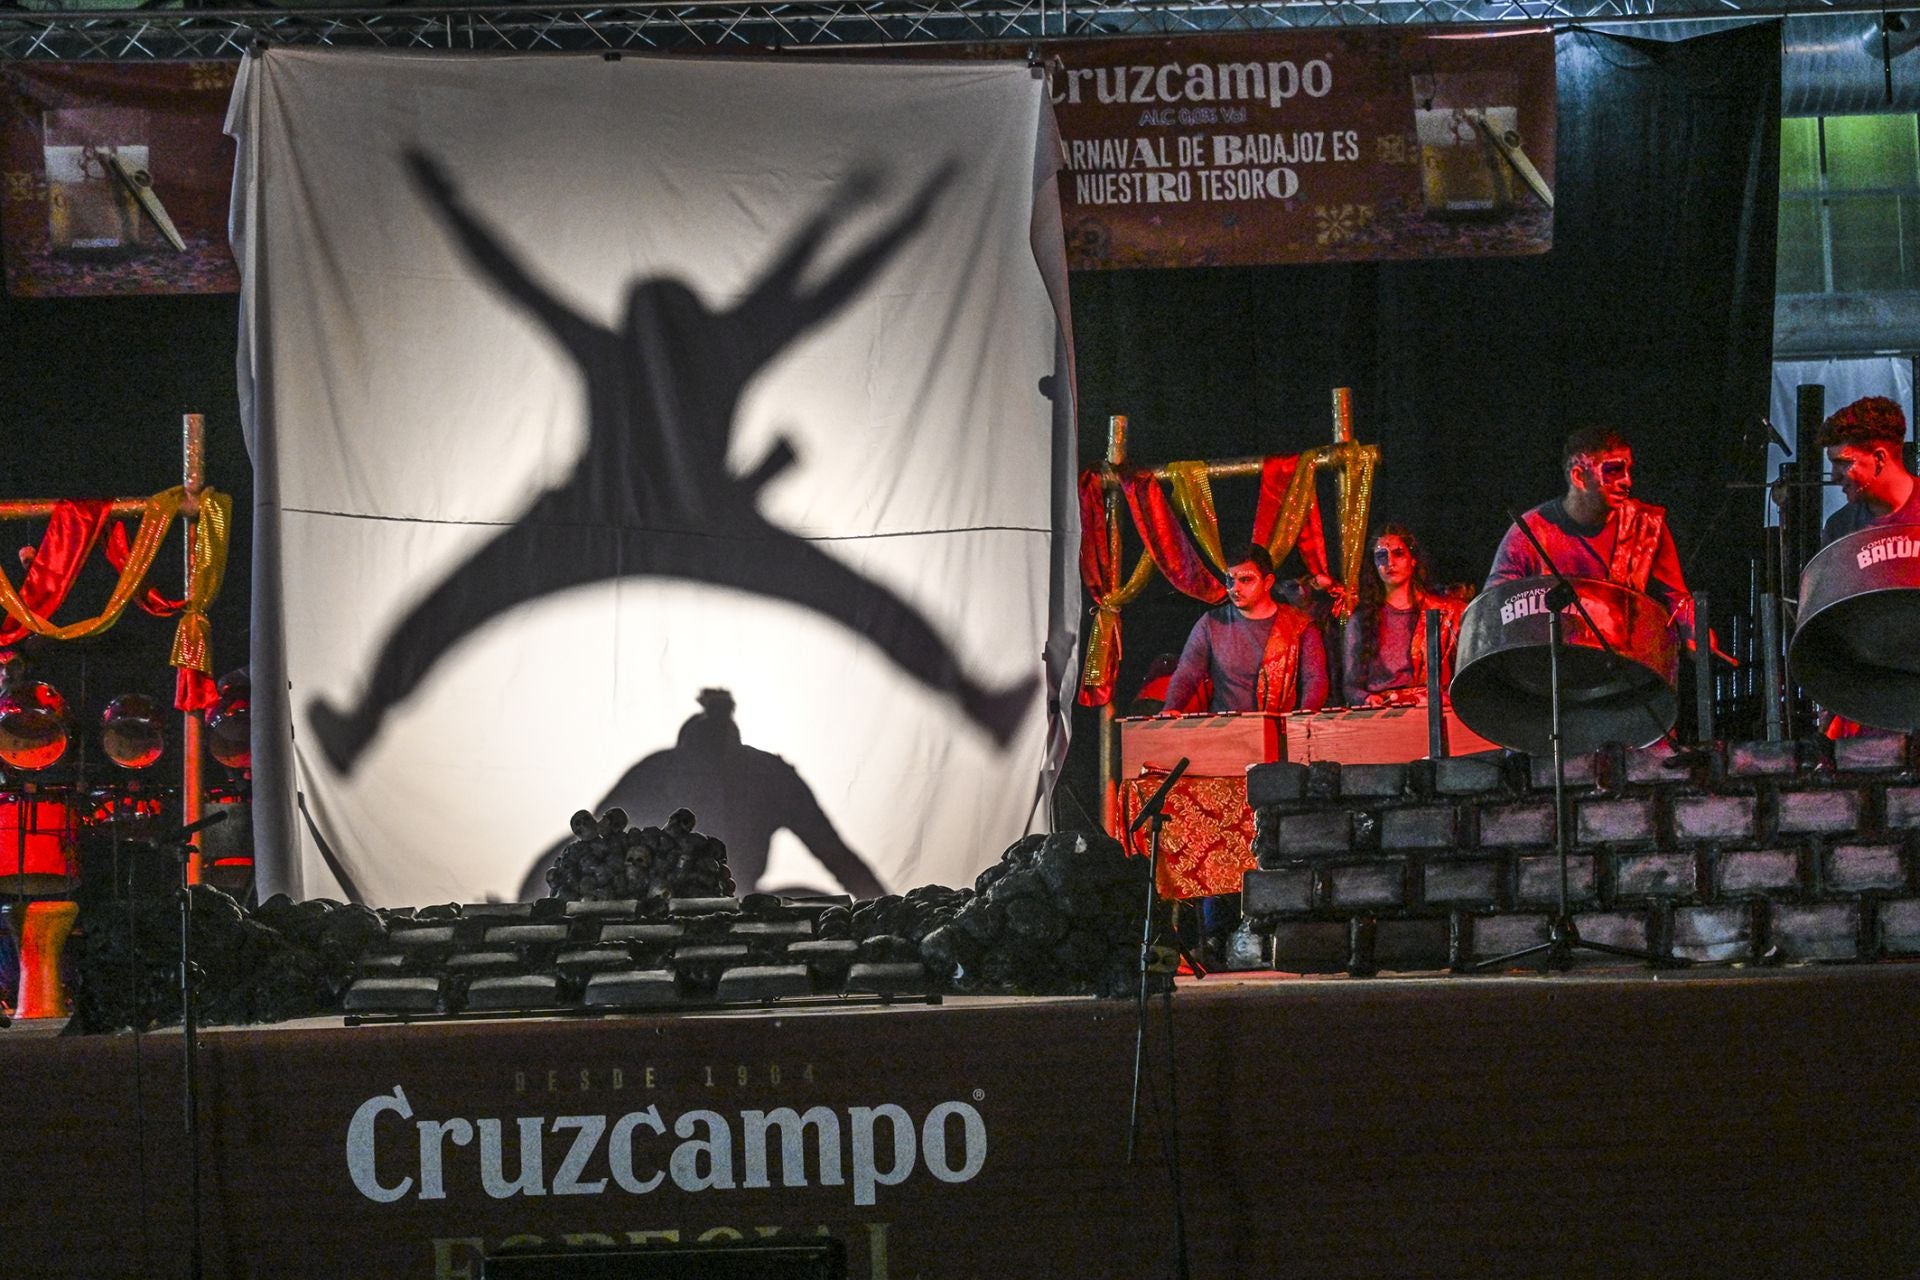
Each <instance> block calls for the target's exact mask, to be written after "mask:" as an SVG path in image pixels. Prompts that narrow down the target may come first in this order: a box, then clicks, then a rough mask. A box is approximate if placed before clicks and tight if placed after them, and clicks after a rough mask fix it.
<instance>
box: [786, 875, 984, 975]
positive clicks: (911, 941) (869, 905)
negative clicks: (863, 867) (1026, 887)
mask: <svg viewBox="0 0 1920 1280" xmlns="http://www.w3.org/2000/svg"><path fill="white" fill-rule="evenodd" d="M972 900H973V890H971V889H949V888H946V887H945V886H944V885H937V884H929V885H922V886H920V887H919V888H918V889H909V890H908V891H907V892H906V893H904V894H898V893H889V894H887V895H885V896H884V897H879V898H869V899H867V900H866V901H865V902H861V903H858V904H856V905H855V906H854V908H853V910H852V912H851V913H850V916H851V919H850V921H849V925H850V927H849V930H848V932H847V933H846V934H845V935H843V936H846V937H850V938H852V939H853V940H854V941H855V942H858V943H859V944H860V959H861V961H862V962H864V963H867V964H907V963H912V962H915V961H918V960H919V959H920V946H921V943H922V942H924V941H925V940H926V937H927V935H928V934H930V933H932V932H933V931H934V930H936V929H939V928H941V927H942V926H944V925H946V924H947V923H949V922H950V921H951V920H952V919H953V918H954V917H955V916H957V915H958V914H959V913H960V911H961V909H962V908H964V907H965V906H966V905H967V903H969V902H971V901H972ZM820 923H821V926H822V927H823V928H824V927H826V925H827V923H828V922H827V920H826V919H825V918H824V917H823V918H822V919H821V922H820ZM821 936H822V937H825V936H826V935H825V934H824V933H823V934H822V935H821Z"/></svg>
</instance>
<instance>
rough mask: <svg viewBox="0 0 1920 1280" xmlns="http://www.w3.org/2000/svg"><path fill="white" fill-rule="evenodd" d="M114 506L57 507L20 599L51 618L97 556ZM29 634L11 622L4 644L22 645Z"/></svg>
mask: <svg viewBox="0 0 1920 1280" xmlns="http://www.w3.org/2000/svg"><path fill="white" fill-rule="evenodd" d="M111 505H112V504H111V503H109V502H107V501H106V500H104V499H97V500H96V499H63V500H61V501H60V502H57V503H55V504H54V508H53V515H52V516H51V517H49V518H48V520H47V531H46V532H45V533H44V534H42V535H41V536H40V545H39V546H38V547H36V548H35V549H34V553H33V563H32V564H30V565H28V566H27V576H26V578H25V579H23V580H22V581H21V583H20V599H21V601H22V602H23V603H25V604H26V606H27V608H29V609H31V610H33V611H34V612H35V613H37V614H39V615H40V616H41V617H43V618H51V617H52V616H53V614H54V613H55V611H57V610H58V609H59V608H60V606H61V604H62V603H64V602H65V600H66V598H67V593H68V592H69V591H71V590H73V582H74V579H75V578H77V577H79V576H80V566H82V565H84V564H85V563H86V562H87V557H88V556H90V555H92V554H93V546H94V543H96V542H98V541H99V540H100V529H101V526H103V525H104V524H105V523H106V520H107V512H108V510H109V509H110V507H111ZM28 634H29V633H28V631H27V629H26V628H25V627H24V626H21V625H20V624H19V623H17V622H15V621H14V620H13V619H11V618H7V619H6V620H5V623H4V625H0V644H18V643H19V642H20V641H21V640H23V639H25V638H26V636H27V635H28Z"/></svg>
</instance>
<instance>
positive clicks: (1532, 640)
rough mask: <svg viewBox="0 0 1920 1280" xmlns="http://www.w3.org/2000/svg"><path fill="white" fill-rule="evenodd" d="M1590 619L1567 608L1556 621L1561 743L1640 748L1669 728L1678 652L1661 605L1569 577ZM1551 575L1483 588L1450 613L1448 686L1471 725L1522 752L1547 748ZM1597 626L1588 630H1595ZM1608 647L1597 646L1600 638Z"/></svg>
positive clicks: (1568, 747)
mask: <svg viewBox="0 0 1920 1280" xmlns="http://www.w3.org/2000/svg"><path fill="white" fill-rule="evenodd" d="M1569 581H1570V582H1572V583H1573V587H1574V591H1575V593H1576V594H1577V595H1578V596H1579V599H1580V603H1581V604H1582V605H1584V606H1585V607H1586V611H1587V614H1588V616H1590V617H1591V618H1592V619H1593V626H1592V627H1589V626H1588V625H1587V622H1586V619H1585V618H1583V617H1581V615H1580V611H1579V610H1578V609H1573V608H1569V609H1568V610H1567V611H1566V613H1565V614H1564V615H1563V616H1564V620H1565V621H1564V625H1563V626H1562V628H1561V631H1562V635H1561V640H1562V644H1561V648H1560V726H1561V739H1560V741H1561V750H1562V751H1563V752H1564V753H1565V754H1567V755H1579V754H1582V753H1585V752H1588V751H1592V750H1594V749H1595V748H1597V747H1599V746H1601V745H1603V744H1605V743H1609V742H1624V743H1626V744H1627V745H1629V746H1635V747H1642V746H1645V745H1647V744H1648V743H1650V742H1653V741H1655V740H1656V739H1658V738H1660V737H1661V736H1662V735H1664V734H1665V733H1666V732H1667V730H1668V729H1670V728H1672V727H1673V722H1674V719H1675V718H1676V717H1677V716H1678V715H1679V711H1680V704H1679V699H1678V698H1677V697H1676V696H1675V692H1674V690H1675V686H1676V684H1677V683H1678V679H1679V672H1680V656H1679V650H1678V648H1677V646H1676V644H1675V641H1674V636H1673V627H1672V623H1671V620H1670V619H1669V618H1668V615H1667V611H1666V610H1665V609H1663V608H1662V607H1661V606H1660V603H1659V602H1658V601H1656V600H1655V599H1654V598H1653V597H1651V596H1648V595H1643V594H1641V593H1640V592H1638V591H1633V590H1629V589H1628V588H1626V587H1622V586H1619V585H1618V584H1616V583H1612V582H1604V581H1601V580H1600V579H1597V578H1571V579H1569ZM1553 586H1554V579H1552V578H1517V579H1515V580H1514V581H1512V582H1502V583H1499V584H1497V585H1495V586H1492V587H1489V588H1487V590H1486V591H1484V592H1483V593H1481V594H1480V595H1479V596H1477V597H1476V598H1475V599H1474V601H1473V603H1471V604H1469V605H1468V606H1467V611H1466V613H1465V614H1463V615H1462V616H1461V619H1460V643H1459V648H1458V649H1457V650H1456V652H1455V656H1454V676H1453V683H1452V684H1451V685H1449V686H1448V692H1449V695H1450V697H1451V698H1452V701H1453V709H1454V712H1455V713H1456V714H1457V715H1459V717H1460V719H1461V721H1462V722H1463V723H1464V724H1465V725H1466V726H1467V727H1468V728H1469V729H1472V730H1473V731H1474V732H1475V733H1477V734H1479V735H1480V736H1481V737H1483V738H1486V739H1488V740H1489V741H1492V742H1497V743H1499V744H1500V745H1501V746H1503V747H1511V748H1513V749H1514V750H1516V751H1525V752H1528V753H1529V754H1532V755H1542V756H1544V755H1550V754H1551V753H1552V751H1553V723H1552V721H1553V688H1552V679H1551V672H1552V667H1553V661H1552V654H1551V648H1552V646H1551V640H1550V636H1551V631H1550V628H1549V622H1548V609H1547V592H1548V591H1550V590H1551V589H1552V588H1553ZM1596 630H1597V631H1598V635H1596V634H1595V631H1596ZM1601 636H1604V637H1605V638H1606V645H1610V646H1611V647H1612V649H1613V652H1612V653H1609V652H1607V648H1606V645H1602V643H1601V641H1600V637H1601Z"/></svg>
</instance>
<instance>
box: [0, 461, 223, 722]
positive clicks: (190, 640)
mask: <svg viewBox="0 0 1920 1280" xmlns="http://www.w3.org/2000/svg"><path fill="white" fill-rule="evenodd" d="M185 501H186V491H185V490H184V489H182V488H180V487H179V486H175V487H174V488H171V489H166V490H163V491H161V492H160V493H156V494H155V495H153V497H151V498H149V499H147V505H146V509H145V510H144V511H143V512H142V513H141V515H140V525H139V529H138V531H137V532H136V533H135V534H134V536H133V537H132V538H131V539H129V538H128V536H127V533H126V529H125V527H124V526H122V525H115V526H113V527H112V532H111V534H110V535H109V536H108V538H107V544H108V545H107V551H106V554H107V559H108V561H109V562H110V563H111V564H112V565H113V567H114V569H115V570H117V571H118V572H119V575H120V577H119V581H118V582H116V583H115V585H114V588H113V592H112V594H111V595H110V596H109V597H108V598H107V603H106V606H105V607H104V608H103V609H101V611H100V612H99V613H98V614H96V615H94V616H93V617H91V618H84V619H81V620H79V621H75V622H66V623H56V622H54V621H52V615H53V614H54V613H56V612H58V610H59V608H60V606H61V605H62V604H64V603H65V602H66V599H67V595H68V593H69V592H71V591H72V589H73V584H74V581H75V579H77V578H78V577H79V575H80V570H81V569H82V567H84V566H85V564H86V562H87V560H88V558H89V557H91V556H92V554H93V551H94V548H95V547H96V546H98V545H99V543H100V540H101V533H102V532H103V531H104V530H105V529H106V528H107V516H108V513H109V511H110V510H111V509H112V504H111V503H109V502H106V501H97V500H66V501H61V502H58V503H55V504H54V509H53V512H52V514H51V515H50V516H49V517H48V520H47V528H46V530H45V532H44V533H43V534H42V535H41V538H40V542H39V544H38V545H37V546H36V547H35V548H34V554H33V560H32V562H31V564H30V565H29V566H28V568H27V572H26V576H25V577H24V578H23V579H22V580H21V584H20V587H19V588H18V589H17V590H16V589H15V587H14V585H13V583H12V581H11V580H9V579H8V578H7V576H6V574H5V572H4V571H0V613H4V614H5V621H4V622H0V645H11V644H17V643H19V642H20V641H21V640H22V639H24V638H26V637H27V636H28V635H37V636H46V637H49V638H51V639H55V640H78V639H81V638H83V637H86V636H95V635H99V634H100V633H101V632H103V631H106V630H107V629H108V628H110V627H112V626H113V625H114V624H115V623H116V622H118V621H119V620H120V615H121V614H123V613H124V612H126V608H127V606H128V605H129V604H132V603H136V600H137V603H138V604H139V605H140V607H141V608H142V609H144V610H146V611H147V612H148V613H150V614H153V615H154V616H155V617H159V618H169V617H174V616H178V617H179V619H180V621H179V623H178V625H177V626H176V627H175V629H174V637H173V651H172V653H171V655H170V656H169V658H168V661H169V662H170V663H171V664H172V665H173V666H174V667H175V668H176V674H175V680H174V706H175V707H177V708H178V709H180V710H182V711H200V710H204V709H205V708H207V707H209V706H212V705H213V701H214V682H213V632H212V624H211V623H210V622H209V621H208V619H207V609H208V608H209V607H210V606H211V605H212V604H213V601H214V598H215V597H216V596H218V595H219V594H220V582H221V579H222V578H223V577H224V576H225V573H226V566H227V538H228V529H229V526H230V524H231V520H232V510H233V506H232V500H231V499H230V498H229V497H228V496H227V495H226V494H224V493H219V492H217V491H215V490H212V489H208V490H204V491H202V492H201V494H200V509H199V516H200V518H199V521H198V523H197V524H196V525H195V526H194V539H193V549H192V557H191V573H190V580H189V583H188V588H187V594H186V596H185V598H183V599H179V600H172V599H169V598H168V597H166V596H164V595H162V594H160V593H159V592H158V591H155V590H153V589H152V588H147V589H146V590H145V591H142V590H141V588H142V585H143V584H144V583H145V582H146V579H147V575H148V573H149V572H151V570H152V569H153V561H154V557H155V555H156V554H157V553H158V552H159V550H160V545H161V543H162V542H163V541H164V540H165V538H166V535H167V531H168V529H170V528H171V527H172V525H173V521H174V518H175V517H176V516H178V515H179V514H180V508H181V506H182V504H183V503H184V502H185Z"/></svg>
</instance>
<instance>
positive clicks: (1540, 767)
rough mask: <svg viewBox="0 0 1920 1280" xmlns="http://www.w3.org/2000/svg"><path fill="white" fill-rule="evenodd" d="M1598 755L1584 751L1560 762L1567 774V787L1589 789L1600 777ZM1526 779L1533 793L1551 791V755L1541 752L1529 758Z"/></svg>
mask: <svg viewBox="0 0 1920 1280" xmlns="http://www.w3.org/2000/svg"><path fill="white" fill-rule="evenodd" d="M1598 762H1599V754H1598V753H1597V752H1593V751H1585V752H1582V753H1581V754H1579V755H1574V756H1568V757H1566V759H1565V760H1564V761H1563V762H1562V765H1563V767H1564V768H1565V769H1566V773H1567V785H1568V786H1569V787H1591V786H1592V785H1594V783H1595V782H1596V781H1598V780H1599V777H1600V767H1599V763H1598ZM1527 777H1528V780H1529V781H1530V782H1532V783H1533V789H1534V790H1535V791H1551V790H1553V754H1552V753H1551V752H1542V753H1541V754H1540V755H1537V756H1532V757H1529V759H1528V762H1527Z"/></svg>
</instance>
